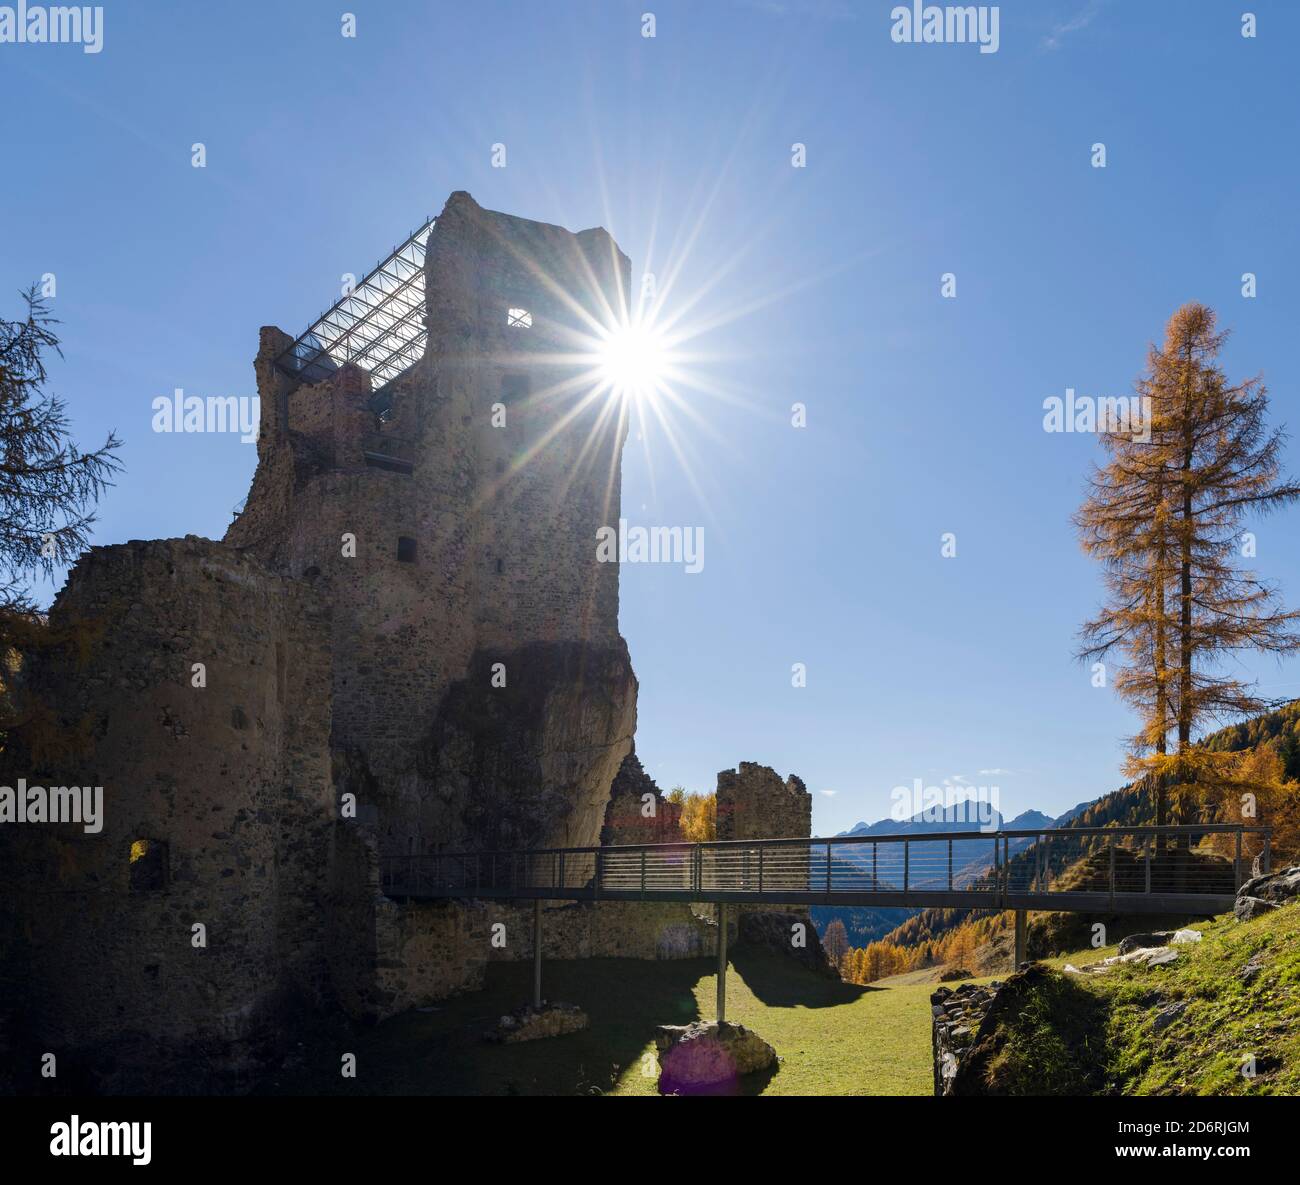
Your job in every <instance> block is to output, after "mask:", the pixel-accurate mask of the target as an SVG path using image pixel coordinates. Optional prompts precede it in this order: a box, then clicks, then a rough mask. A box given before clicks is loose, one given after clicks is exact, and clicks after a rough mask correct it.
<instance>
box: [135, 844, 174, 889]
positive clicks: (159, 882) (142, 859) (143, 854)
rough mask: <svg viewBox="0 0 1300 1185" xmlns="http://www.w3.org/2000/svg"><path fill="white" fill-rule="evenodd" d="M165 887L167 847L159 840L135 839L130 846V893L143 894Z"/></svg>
mask: <svg viewBox="0 0 1300 1185" xmlns="http://www.w3.org/2000/svg"><path fill="white" fill-rule="evenodd" d="M166 887H167V845H166V844H165V843H163V842H162V840H160V839H137V840H134V841H133V842H132V844H131V892H132V893H145V892H148V891H149V890H151V889H165V888H166Z"/></svg>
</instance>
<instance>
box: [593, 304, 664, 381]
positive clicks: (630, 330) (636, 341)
mask: <svg viewBox="0 0 1300 1185" xmlns="http://www.w3.org/2000/svg"><path fill="white" fill-rule="evenodd" d="M669 354H670V351H669V348H668V343H667V341H666V340H665V338H664V335H663V334H662V333H661V332H660V331H659V330H657V329H656V328H655V327H654V326H653V325H651V324H649V323H647V322H640V323H636V322H629V323H627V324H623V325H617V326H615V327H613V328H612V329H608V330H606V331H605V332H604V333H603V334H602V336H601V340H600V343H599V345H598V347H597V350H596V358H597V361H596V369H597V373H598V375H599V377H600V381H601V382H602V384H605V385H607V386H608V387H609V389H610V391H611V392H612V393H613V394H614V395H617V396H620V397H621V398H624V399H637V400H640V399H651V398H653V397H654V396H655V395H656V393H657V392H658V391H659V390H660V388H661V387H662V386H663V383H664V381H665V379H666V378H667V375H668V370H669Z"/></svg>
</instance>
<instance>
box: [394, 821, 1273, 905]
mask: <svg viewBox="0 0 1300 1185" xmlns="http://www.w3.org/2000/svg"><path fill="white" fill-rule="evenodd" d="M1198 845H1200V846H1199V847H1198ZM1207 847H1213V848H1214V849H1215V850H1214V851H1209V850H1206V849H1207ZM1252 851H1253V852H1257V853H1258V854H1259V857H1260V860H1261V865H1262V867H1263V868H1264V869H1267V867H1268V860H1269V832H1268V830H1267V829H1266V828H1261V827H1249V828H1248V827H1243V826H1239V825H1229V824H1213V825H1209V824H1206V825H1198V826H1179V827H1159V828H1157V827H1129V828H1115V827H1107V828H1082V827H1080V828H1060V829H1057V830H1053V831H995V832H980V831H954V832H942V833H933V832H931V833H924V832H922V833H916V834H912V835H879V836H836V837H834V838H827V839H764V840H735V841H724V842H715V843H702V844H649V845H625V846H615V847H602V848H592V847H587V848H555V849H545V850H529V851H497V852H452V853H435V854H432V855H421V856H407V857H399V858H394V859H387V860H385V861H384V862H383V865H382V868H381V884H382V888H383V891H384V893H385V894H386V895H387V896H389V897H394V898H399V899H408V900H440V899H449V898H484V899H524V900H528V899H531V900H568V901H698V902H716V903H720V904H750V905H761V904H766V905H805V906H807V905H849V906H876V907H900V906H901V907H906V908H912V909H923V908H926V907H930V906H933V907H939V908H959V909H994V910H1002V909H1016V910H1024V909H1032V910H1049V911H1050V910H1059V911H1066V912H1082V913H1104V912H1115V913H1152V914H1159V913H1173V914H1176V913H1207V914H1211V913H1221V912H1224V911H1226V910H1229V909H1231V908H1232V905H1233V901H1234V898H1235V895H1236V890H1237V888H1238V887H1239V886H1240V885H1241V884H1242V883H1243V882H1244V880H1245V879H1246V877H1247V876H1248V875H1249V864H1250V854H1251V853H1252Z"/></svg>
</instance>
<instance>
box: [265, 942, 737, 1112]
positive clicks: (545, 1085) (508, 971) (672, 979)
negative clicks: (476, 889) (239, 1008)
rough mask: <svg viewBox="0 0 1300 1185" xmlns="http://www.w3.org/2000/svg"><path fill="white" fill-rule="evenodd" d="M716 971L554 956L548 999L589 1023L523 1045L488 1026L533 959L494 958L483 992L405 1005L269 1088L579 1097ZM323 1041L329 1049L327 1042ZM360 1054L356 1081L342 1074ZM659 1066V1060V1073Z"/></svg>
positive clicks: (600, 1086) (510, 1004)
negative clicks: (424, 1007)
mask: <svg viewBox="0 0 1300 1185" xmlns="http://www.w3.org/2000/svg"><path fill="white" fill-rule="evenodd" d="M712 971H713V961H712V960H711V959H687V960H680V961H664V962H645V961H642V960H635V959H587V960H582V961H581V962H577V961H575V962H548V963H546V965H545V967H544V969H543V973H542V990H543V994H544V995H545V997H546V998H547V999H549V1000H562V1001H565V1002H566V1003H571V1004H577V1005H578V1006H579V1007H580V1008H582V1009H583V1010H584V1011H586V1013H587V1015H588V1017H589V1018H590V1020H591V1024H590V1027H588V1028H587V1029H584V1030H583V1031H581V1032H578V1033H570V1034H567V1035H566V1036H563V1037H554V1038H549V1039H545V1040H540V1041H526V1042H521V1043H519V1044H515V1045H497V1044H492V1043H488V1042H485V1041H484V1040H483V1033H484V1032H485V1031H486V1030H487V1029H489V1028H490V1027H491V1026H492V1025H493V1024H494V1023H495V1022H496V1020H497V1019H498V1018H499V1017H500V1016H502V1015H503V1014H505V1013H507V1012H510V1011H512V1010H514V1009H515V1008H517V1007H518V1006H519V1005H520V1004H523V1003H526V1002H527V1001H528V1000H529V999H530V997H531V994H532V967H531V965H530V964H528V963H493V964H491V965H490V966H489V967H488V969H487V976H486V982H485V985H484V989H483V990H482V991H480V992H474V993H471V994H469V995H465V996H461V997H459V998H456V999H452V1000H447V1001H444V1002H443V1003H442V1004H441V1005H439V1006H438V1007H437V1008H436V1009H434V1010H432V1011H428V1012H419V1011H415V1012H407V1013H403V1014H402V1015H401V1016H395V1017H393V1018H392V1019H390V1020H387V1021H385V1022H383V1023H382V1024H380V1025H376V1026H374V1027H372V1028H368V1029H365V1028H363V1029H357V1030H354V1031H352V1032H350V1033H344V1034H342V1035H340V1036H339V1037H338V1038H336V1039H333V1040H332V1041H331V1042H326V1043H315V1042H314V1043H313V1047H312V1048H311V1049H310V1050H304V1051H303V1053H302V1057H301V1062H300V1064H298V1065H296V1066H293V1067H289V1068H286V1069H285V1070H284V1071H282V1072H281V1073H279V1074H274V1075H271V1076H270V1077H269V1078H268V1080H266V1081H264V1082H263V1083H262V1085H261V1086H260V1087H259V1090H258V1091H257V1093H260V1094H291V1095H317V1094H330V1095H333V1094H363V1095H461V1096H465V1095H487V1096H493V1095H497V1096H499V1095H573V1094H601V1093H603V1092H605V1091H607V1090H609V1089H610V1088H612V1087H613V1086H614V1085H615V1084H616V1083H617V1082H618V1080H619V1078H620V1077H621V1076H622V1075H623V1074H624V1073H625V1072H627V1071H628V1070H629V1068H630V1069H631V1072H632V1073H638V1072H640V1070H639V1067H638V1066H635V1065H633V1063H634V1062H635V1061H636V1059H638V1058H639V1057H640V1056H641V1053H642V1051H643V1050H644V1049H645V1048H646V1046H647V1045H649V1044H651V1042H652V1041H653V1038H654V1030H655V1026H656V1025H661V1024H689V1023H690V1022H691V1021H693V1020H698V1019H699V1018H700V1017H699V1009H698V1008H697V1007H696V1003H695V996H694V988H695V985H696V983H697V982H698V981H699V979H700V978H701V977H702V976H705V975H709V974H711V973H712ZM322 1045H332V1046H333V1047H331V1048H324V1047H322ZM349 1052H350V1053H355V1054H356V1058H357V1074H356V1078H355V1079H344V1078H342V1077H341V1075H340V1073H339V1066H340V1059H341V1057H342V1055H343V1054H344V1053H349ZM654 1072H655V1073H656V1074H657V1068H656V1069H655V1071H654Z"/></svg>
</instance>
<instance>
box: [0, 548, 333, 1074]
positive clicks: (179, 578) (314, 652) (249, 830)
mask: <svg viewBox="0 0 1300 1185" xmlns="http://www.w3.org/2000/svg"><path fill="white" fill-rule="evenodd" d="M72 622H79V623H81V625H82V634H83V636H84V637H86V638H87V639H89V642H88V645H87V646H86V647H85V649H84V651H81V650H79V648H70V649H68V650H62V651H56V652H53V653H51V654H50V655H48V656H46V657H45V658H44V659H43V660H42V661H38V662H36V663H35V665H34V666H33V667H32V668H31V669H30V670H29V672H28V688H27V691H28V700H27V702H28V703H29V704H31V705H44V706H45V707H47V708H49V709H50V710H52V711H53V712H54V714H55V720H54V724H55V726H56V727H57V730H58V732H59V733H60V734H61V735H62V736H63V737H65V738H69V737H71V738H76V737H81V738H83V739H84V743H83V744H82V745H81V746H80V751H79V752H77V751H75V750H74V751H73V752H71V753H70V752H69V751H68V749H67V748H62V749H61V750H60V751H61V753H62V756H61V757H60V758H59V759H57V761H56V762H55V763H54V764H50V763H49V762H47V760H45V759H43V757H42V754H41V752H40V750H39V749H38V748H37V747H36V746H35V745H33V744H32V743H30V742H31V736H32V734H30V733H23V732H20V734H19V736H18V738H17V739H16V741H15V742H14V743H13V744H11V746H10V747H9V749H8V750H7V751H6V754H5V761H4V767H5V768H4V780H5V784H7V785H14V779H16V778H18V777H25V778H26V779H27V781H28V783H29V784H32V783H38V784H42V785H51V784H59V785H63V784H86V783H93V784H96V785H99V784H102V785H103V787H104V817H103V829H102V831H100V832H99V833H97V834H87V833H85V831H84V829H83V827H82V826H80V825H79V824H26V825H22V824H18V825H13V826H7V827H5V828H3V829H0V848H2V849H3V850H2V851H0V857H2V858H0V870H2V871H0V877H4V878H5V883H4V886H3V891H4V896H5V900H6V902H7V904H9V905H10V906H11V907H12V910H13V916H16V917H20V918H22V919H23V932H22V933H21V934H20V935H13V934H11V935H9V936H8V938H9V941H8V942H6V943H5V955H6V957H5V960H4V961H5V963H6V972H8V973H12V974H15V976H16V978H17V980H18V981H19V982H20V983H21V987H22V989H23V990H22V997H21V1000H22V1005H21V1010H22V1013H23V1016H22V1021H23V1027H24V1031H25V1033H26V1034H27V1035H28V1036H29V1037H30V1038H31V1039H32V1040H34V1041H36V1042H37V1043H38V1044H40V1045H41V1046H42V1047H43V1048H45V1049H49V1050H52V1051H55V1052H61V1053H64V1054H65V1058H66V1060H65V1062H64V1067H65V1070H66V1073H67V1077H66V1078H65V1081H67V1082H73V1083H81V1084H82V1085H83V1086H84V1087H85V1088H87V1089H94V1088H108V1089H149V1088H150V1087H151V1085H154V1084H156V1082H158V1081H167V1082H168V1083H169V1088H170V1089H187V1088H193V1089H200V1090H201V1089H204V1088H205V1086H206V1085H207V1083H206V1082H205V1081H204V1079H205V1076H207V1075H211V1076H212V1077H213V1078H214V1079H215V1078H221V1079H224V1080H229V1079H230V1078H231V1077H233V1078H235V1079H236V1080H237V1079H238V1078H239V1076H240V1075H241V1074H246V1073H248V1072H249V1071H250V1070H251V1068H252V1067H253V1066H254V1065H256V1064H257V1062H258V1059H259V1057H260V1056H261V1054H262V1053H263V1052H264V1051H265V1049H266V1048H267V1047H272V1046H274V1044H275V1042H276V1038H277V1032H278V1029H279V1027H280V1020H281V1018H282V1015H283V1011H284V1009H285V1007H286V1006H288V1004H289V1002H290V1001H292V1000H295V999H297V1000H303V999H305V1000H307V1001H308V1002H310V1003H313V1004H319V1003H320V1002H321V1000H322V999H323V998H324V996H325V994H326V992H327V987H326V984H325V974H324V963H323V952H322V950H321V948H320V945H319V942H318V941H316V932H315V927H314V926H313V925H312V924H311V920H310V919H311V916H312V910H313V908H314V905H313V903H314V902H315V901H317V900H319V898H320V895H321V877H322V874H323V872H324V870H326V869H327V868H328V864H329V855H330V853H329V846H330V836H331V829H332V816H333V801H332V799H333V796H332V792H331V780H330V770H329V757H328V738H329V707H328V698H327V697H325V696H322V694H321V691H322V689H323V688H327V687H328V685H329V678H330V676H329V661H328V652H327V651H326V649H325V648H324V646H323V644H322V643H323V640H324V637H325V635H326V631H327V614H326V612H325V610H324V608H323V607H322V606H321V604H320V603H319V601H317V600H316V599H315V598H314V597H313V596H312V595H311V591H310V589H306V588H298V587H294V586H292V585H290V584H289V583H287V582H286V581H284V580H283V579H281V578H280V577H278V576H276V575H274V574H272V573H270V572H268V571H267V570H266V569H265V568H264V567H263V566H262V565H261V564H260V563H258V562H257V561H255V560H253V559H251V558H248V557H241V556H238V555H235V554H233V553H231V552H230V551H229V549H227V548H224V547H222V546H221V545H220V544H216V543H212V542H209V541H207V540H202V539H197V538H194V537H187V538H185V539H180V540H161V541H157V542H152V543H138V542H137V543H129V544H125V545H122V546H118V547H107V548H96V549H93V550H92V551H90V552H88V553H87V554H86V555H85V556H84V557H83V558H82V560H81V561H80V562H79V563H78V564H77V566H76V567H75V568H74V570H73V572H72V573H71V575H70V577H69V580H68V584H67V586H66V588H65V589H64V590H63V592H62V593H61V594H60V596H59V597H58V599H57V600H56V602H55V604H54V606H53V608H52V610H51V613H50V625H51V629H52V630H53V631H56V632H57V631H59V630H61V629H63V628H64V627H66V626H68V625H69V624H70V623H72ZM196 663H201V664H203V666H204V671H205V679H206V686H202V687H199V686H195V674H194V670H193V664H196ZM140 840H147V841H151V842H152V843H154V844H160V845H162V846H161V847H155V848H154V849H153V851H154V853H161V862H160V863H157V864H155V863H154V862H153V858H152V857H150V859H148V860H147V861H145V863H144V864H143V865H142V866H141V869H137V870H135V871H136V873H137V875H138V873H139V872H140V871H142V870H144V869H145V868H146V867H147V868H148V869H149V870H151V872H157V873H158V874H159V876H158V879H157V880H152V879H151V880H149V881H148V882H147V883H142V882H141V881H140V880H137V883H135V884H133V864H134V863H135V860H133V856H140V855H141V852H140V850H139V849H135V850H133V845H134V844H136V842H137V841H140ZM196 923H200V924H202V926H203V927H205V928H206V935H205V937H206V946H203V945H199V944H197V943H196V940H195V933H194V930H193V927H194V925H195V924H196ZM10 986H12V985H10ZM10 998H11V999H12V997H10ZM182 1065H183V1066H184V1072H185V1075H186V1078H185V1079H184V1080H182V1081H180V1082H178V1081H177V1080H176V1077H175V1075H176V1073H177V1067H179V1066H182Z"/></svg>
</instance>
